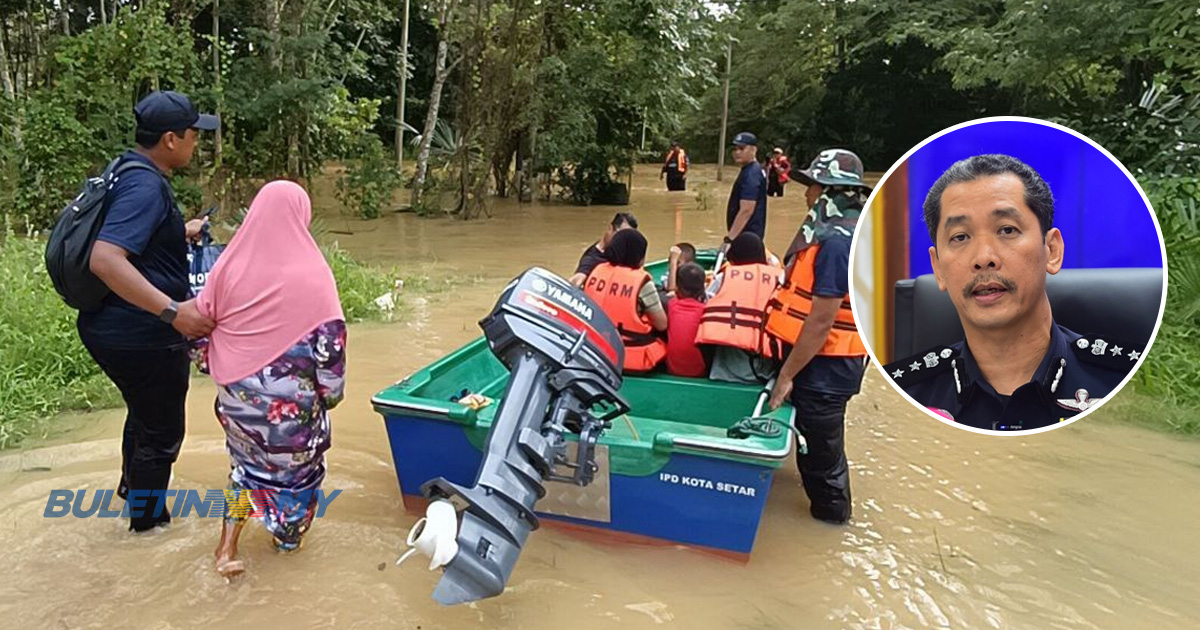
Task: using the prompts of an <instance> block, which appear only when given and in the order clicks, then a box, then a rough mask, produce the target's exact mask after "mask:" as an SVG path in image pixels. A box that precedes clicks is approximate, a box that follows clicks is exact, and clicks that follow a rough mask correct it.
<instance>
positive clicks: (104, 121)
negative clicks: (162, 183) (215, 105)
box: [0, 3, 195, 227]
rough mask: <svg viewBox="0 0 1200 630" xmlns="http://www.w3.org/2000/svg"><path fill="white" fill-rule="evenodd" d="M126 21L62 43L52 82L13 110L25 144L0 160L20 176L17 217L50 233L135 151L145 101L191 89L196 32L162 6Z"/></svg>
mask: <svg viewBox="0 0 1200 630" xmlns="http://www.w3.org/2000/svg"><path fill="white" fill-rule="evenodd" d="M121 16H122V17H121V18H120V19H119V20H118V21H117V22H115V23H112V24H109V25H106V26H96V27H94V28H92V29H90V30H89V31H88V32H87V33H86V34H85V35H80V36H76V37H70V38H66V37H62V38H59V39H57V40H56V41H55V45H54V47H53V54H52V56H51V57H50V59H49V60H48V62H47V66H48V67H47V73H48V74H49V75H51V76H53V77H54V80H53V82H51V83H50V84H48V85H45V86H40V87H39V88H37V89H34V90H31V91H30V92H29V93H28V94H27V98H26V99H25V100H24V101H23V102H21V103H18V104H16V105H15V106H14V107H15V109H16V112H15V117H16V118H19V119H21V120H22V122H23V124H22V125H21V129H20V135H21V137H22V138H23V143H22V144H21V146H20V147H19V149H18V150H16V151H12V152H8V153H7V155H0V157H5V158H7V159H8V160H11V162H10V168H14V169H15V170H17V171H18V172H19V173H20V175H19V177H18V178H17V181H16V182H15V184H16V192H15V195H14V206H13V210H14V214H15V215H16V216H20V217H28V220H29V221H31V223H32V225H34V226H37V227H42V226H45V225H48V224H49V223H50V222H51V221H52V220H53V218H54V217H55V216H56V215H57V213H58V211H59V210H60V209H62V207H63V206H64V205H65V204H66V202H67V201H68V200H69V199H70V198H71V197H72V196H73V195H74V194H75V193H76V191H77V190H78V188H79V186H80V184H81V183H82V181H83V179H84V177H86V176H87V175H88V174H93V173H95V172H97V171H98V170H99V169H100V167H102V166H103V165H104V164H105V163H106V162H107V161H108V160H109V159H111V158H112V157H113V156H114V155H116V154H117V153H118V152H120V151H121V150H122V149H123V148H125V147H128V146H129V145H130V143H131V141H132V139H133V138H132V129H133V111H132V110H133V105H134V103H135V102H136V100H137V97H138V96H139V95H140V94H142V93H144V92H145V91H148V90H150V89H155V88H162V89H168V88H174V89H180V90H187V89H188V88H189V86H190V85H191V83H192V77H193V75H194V72H195V63H194V62H195V59H194V55H193V53H192V48H193V46H194V41H193V38H192V34H191V31H190V29H188V28H183V27H179V26H175V25H172V24H170V23H168V22H167V20H166V5H165V3H149V5H148V6H147V7H145V8H143V9H140V10H138V11H125V12H123V13H122V14H121ZM5 141H6V142H7V141H9V139H8V138H6V139H5Z"/></svg>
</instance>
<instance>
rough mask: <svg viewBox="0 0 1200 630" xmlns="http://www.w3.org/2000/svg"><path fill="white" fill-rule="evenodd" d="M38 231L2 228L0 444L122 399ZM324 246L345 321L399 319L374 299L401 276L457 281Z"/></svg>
mask: <svg viewBox="0 0 1200 630" xmlns="http://www.w3.org/2000/svg"><path fill="white" fill-rule="evenodd" d="M36 236H37V235H35V234H29V235H24V236H21V235H16V234H14V233H12V230H11V228H6V230H5V232H3V233H0V287H3V296H4V297H3V299H0V449H6V448H11V447H13V446H16V445H18V444H20V443H21V442H23V441H25V440H27V439H29V438H34V437H45V436H46V435H47V434H48V433H49V432H50V430H51V429H52V427H53V425H52V422H51V421H52V420H53V419H54V417H55V416H56V415H57V414H58V413H60V412H62V411H70V410H91V409H102V408H108V407H115V406H119V405H120V404H121V398H120V394H119V393H118V392H117V390H116V388H115V387H114V386H113V385H112V383H110V382H109V380H108V378H107V377H105V376H104V374H103V373H102V372H101V371H100V368H99V367H97V366H96V364H95V363H94V362H93V361H92V358H91V357H90V356H89V355H88V353H87V350H85V349H84V347H83V344H82V343H81V342H80V341H79V334H78V333H77V332H76V329H75V316H76V312H75V311H74V310H73V309H71V308H69V307H68V306H66V305H65V304H64V303H63V302H62V300H61V299H60V298H59V296H58V294H57V293H55V292H54V287H53V285H52V284H51V283H50V278H49V277H48V276H47V275H46V268H45V264H44V262H43V252H44V250H45V243H44V241H42V240H41V239H38V238H36ZM323 249H324V252H325V256H326V259H327V260H328V261H329V263H330V267H331V268H332V269H333V273H334V277H335V278H336V280H337V283H338V289H339V293H340V295H341V299H342V309H343V311H344V312H345V315H346V320H347V321H348V322H361V321H371V320H393V319H396V318H398V317H399V318H403V316H404V314H405V313H406V312H407V307H406V304H405V300H404V299H402V296H403V294H399V295H398V296H397V299H396V308H395V309H394V310H392V311H390V312H389V311H385V310H382V309H380V308H379V307H378V306H377V305H376V304H375V299H376V298H378V297H380V296H382V295H384V294H387V293H389V292H391V291H392V289H393V286H394V283H395V281H396V280H397V279H401V280H403V281H404V283H405V292H411V291H413V290H417V291H424V292H437V291H441V290H444V289H446V288H450V287H452V286H454V284H456V283H457V280H455V279H448V280H440V281H438V280H433V279H431V278H429V277H427V276H423V275H416V276H410V277H406V278H399V276H398V274H397V272H396V270H395V269H391V270H383V269H379V268H377V267H374V266H370V265H365V264H363V263H361V262H358V261H356V260H355V259H354V258H352V257H351V256H350V255H349V254H348V253H346V252H345V251H344V250H342V249H340V248H338V247H337V245H331V246H327V247H325V248H323Z"/></svg>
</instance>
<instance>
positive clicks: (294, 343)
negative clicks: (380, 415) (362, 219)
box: [195, 181, 346, 577]
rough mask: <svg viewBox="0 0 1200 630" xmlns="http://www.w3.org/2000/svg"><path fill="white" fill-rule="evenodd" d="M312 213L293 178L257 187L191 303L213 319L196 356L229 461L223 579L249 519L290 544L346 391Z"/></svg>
mask: <svg viewBox="0 0 1200 630" xmlns="http://www.w3.org/2000/svg"><path fill="white" fill-rule="evenodd" d="M311 220H312V204H311V202H310V201H309V198H308V194H307V193H305V192H304V189H303V188H301V187H300V186H299V185H297V184H294V183H292V182H288V181H274V182H271V183H269V184H267V185H266V186H263V188H262V190H260V191H259V192H258V195H257V196H256V197H255V198H254V202H253V203H252V204H251V205H250V210H249V211H248V212H247V213H246V220H245V221H244V222H243V223H242V226H241V227H240V228H239V229H238V231H237V234H236V235H234V237H233V240H232V241H230V243H229V246H228V247H227V248H226V249H225V251H224V253H222V254H221V258H220V259H219V260H218V261H217V264H216V265H215V266H214V267H213V269H212V273H211V274H210V275H209V278H208V282H207V284H206V285H205V287H204V290H203V291H202V292H201V293H200V295H199V296H198V297H197V300H196V302H197V305H198V306H199V309H200V312H201V313H204V315H205V316H206V317H209V318H211V319H212V320H213V321H215V322H216V324H217V326H216V328H215V329H213V332H212V335H211V336H210V337H209V339H208V340H207V343H200V344H197V351H196V353H195V354H196V359H197V362H198V363H199V364H200V366H201V370H204V371H206V372H208V373H209V374H211V375H212V377H213V380H215V381H216V382H217V403H216V413H217V420H219V421H220V423H221V426H222V427H224V429H225V445H226V447H227V449H228V451H229V458H230V460H231V465H232V470H231V471H230V473H229V489H228V490H227V491H226V493H225V494H226V496H225V501H226V507H225V519H224V521H223V523H222V528H221V540H220V542H219V543H218V544H217V550H216V569H217V571H218V572H219V573H221V575H224V576H226V577H231V576H233V575H237V574H239V573H241V572H242V571H244V570H245V565H244V563H243V562H242V561H241V560H239V559H238V558H237V543H238V536H239V535H240V534H241V531H242V526H243V525H244V524H245V522H246V519H247V518H248V517H251V516H254V517H261V518H262V519H263V523H264V524H265V525H266V527H267V530H268V531H270V532H271V534H272V535H274V537H275V547H276V549H278V550H280V551H293V550H295V549H298V548H299V546H300V539H301V537H302V536H303V535H304V532H305V531H307V529H308V527H309V525H310V524H311V523H312V519H313V515H314V511H315V509H316V506H317V498H318V494H317V491H318V490H319V489H320V487H321V482H322V481H323V480H324V479H325V455H324V453H325V451H326V450H327V449H328V448H329V416H328V414H327V412H328V411H329V410H330V409H332V408H333V407H334V406H336V405H337V404H338V403H339V402H341V400H342V396H343V384H344V380H345V360H344V357H345V349H346V325H345V322H344V321H343V320H344V317H343V315H342V308H341V304H340V302H339V300H338V292H337V285H336V284H335V283H334V280H333V272H332V271H330V269H329V265H328V264H326V262H325V258H324V256H322V255H321V250H320V249H318V247H317V244H316V242H315V241H314V240H313V238H312V235H311V234H309V232H308V226H309V223H310V221H311Z"/></svg>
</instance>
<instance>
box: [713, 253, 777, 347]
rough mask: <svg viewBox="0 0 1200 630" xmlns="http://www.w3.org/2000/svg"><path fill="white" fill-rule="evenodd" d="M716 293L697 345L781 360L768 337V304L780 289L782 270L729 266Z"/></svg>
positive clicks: (755, 266) (769, 266) (760, 266)
mask: <svg viewBox="0 0 1200 630" xmlns="http://www.w3.org/2000/svg"><path fill="white" fill-rule="evenodd" d="M723 274H724V275H723V277H722V279H721V288H720V289H717V294H716V295H714V296H712V298H710V299H709V300H708V302H706V303H705V306H704V315H703V316H702V317H701V318H700V328H699V329H698V330H697V331H696V343H697V344H701V343H707V344H716V345H720V346H732V347H734V348H741V349H743V350H748V351H750V352H752V353H754V354H761V355H763V356H765V357H767V358H771V359H779V358H782V357H780V353H779V351H778V348H777V347H775V346H776V345H775V344H772V343H771V339H770V338H769V337H768V336H767V334H766V320H767V311H766V308H767V302H768V301H770V299H771V296H772V295H774V293H775V289H776V287H778V286H779V267H773V266H771V265H762V264H757V263H754V264H749V265H729V266H727V267H726V268H725V271H724V272H723Z"/></svg>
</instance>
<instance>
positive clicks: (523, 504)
mask: <svg viewBox="0 0 1200 630" xmlns="http://www.w3.org/2000/svg"><path fill="white" fill-rule="evenodd" d="M479 325H480V326H481V327H482V328H483V332H484V335H485V336H486V337H487V340H488V346H489V347H490V348H491V350H492V352H493V353H495V355H496V356H497V357H498V358H499V359H500V361H501V362H503V363H504V365H505V366H506V367H507V368H508V369H509V371H510V376H509V381H508V387H507V388H506V389H505V390H504V397H503V399H502V400H501V402H500V406H499V408H498V409H497V410H496V415H495V419H494V420H493V423H492V428H491V431H490V432H489V433H488V436H487V442H486V445H485V447H484V453H483V462H482V463H481V464H480V467H479V473H478V475H477V476H476V478H475V482H474V484H473V485H472V486H471V487H469V488H466V487H463V486H460V485H458V484H455V483H452V482H450V481H447V480H445V479H442V478H438V479H434V480H433V481H430V482H428V483H426V484H425V485H424V486H422V487H421V490H422V492H423V493H424V494H425V496H426V497H427V498H429V499H430V500H431V503H430V506H429V510H428V511H427V512H426V518H425V519H422V520H421V521H419V522H418V523H417V525H416V526H414V527H413V531H412V532H411V533H410V534H409V540H408V543H409V545H410V546H412V547H414V548H415V549H417V550H420V551H422V552H424V553H425V554H426V555H429V556H430V558H431V563H430V567H429V568H430V569H435V568H437V567H439V566H441V567H444V574H443V575H442V578H441V580H440V581H439V582H438V585H437V588H436V590H435V591H434V593H433V597H434V599H435V600H437V601H438V602H439V603H441V604H444V605H452V604H461V603H464V602H471V601H475V600H478V599H483V598H485V597H493V596H495V595H499V594H500V593H501V592H503V591H504V585H505V584H506V583H507V582H508V578H509V576H510V575H511V574H512V570H513V567H514V566H515V565H516V563H517V557H518V556H519V555H520V553H521V548H522V547H523V546H524V544H525V539H526V538H528V536H529V533H530V532H531V531H533V530H535V529H537V528H538V518H537V516H536V515H535V514H534V505H535V504H536V503H537V501H538V500H539V499H541V498H542V497H544V496H545V494H546V490H545V487H544V485H543V484H544V483H545V482H546V481H547V480H552V481H559V482H568V483H575V484H578V485H580V486H586V485H588V484H589V483H591V481H592V477H593V474H594V473H595V472H596V470H597V466H596V462H595V459H594V455H593V453H594V449H595V445H596V440H597V439H598V438H599V437H600V434H601V433H602V432H603V431H604V430H605V429H607V428H608V427H610V426H611V420H612V419H613V418H615V417H618V416H620V415H621V414H623V413H625V412H627V411H628V410H629V406H628V405H627V404H626V403H625V401H624V400H623V399H622V398H621V397H620V395H619V394H618V390H619V389H620V387H621V365H622V363H623V361H624V354H625V350H624V346H623V345H622V344H621V336H620V334H619V333H618V331H617V328H616V327H615V326H614V325H613V324H612V322H611V321H610V320H609V319H608V317H607V316H606V315H605V314H604V312H603V311H601V310H600V307H598V306H597V305H596V304H595V303H594V302H592V301H591V300H590V299H588V298H587V296H585V295H584V294H583V292H582V291H579V290H578V289H575V288H574V287H572V286H571V285H570V284H569V283H567V282H565V281H564V280H562V279H561V278H559V277H558V276H556V275H554V274H552V273H550V272H548V271H546V270H544V269H540V268H537V267H534V268H532V269H529V270H528V271H526V272H525V273H523V274H521V275H520V276H519V277H518V278H516V279H515V280H513V281H512V282H510V283H509V285H508V286H507V287H505V289H504V292H503V293H502V294H501V295H500V300H499V301H498V302H497V303H496V306H495V308H493V309H492V312H491V313H490V314H489V315H488V316H487V317H485V318H484V319H483V320H481V321H480V322H479ZM568 431H570V432H572V433H575V434H577V435H578V436H579V437H578V442H579V445H578V448H577V449H574V455H575V456H574V458H572V457H570V454H569V451H568V449H567V441H566V440H565V438H564V434H565V433H566V432H568ZM447 500H452V501H453V502H454V503H457V504H459V505H463V504H465V508H464V509H463V511H462V514H461V523H457V525H458V529H457V531H456V532H455V531H452V530H453V528H454V526H455V525H456V522H455V519H454V518H453V515H454V512H453V511H452V509H451V507H450V503H448V501H447ZM409 553H412V551H410V552H409Z"/></svg>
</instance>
